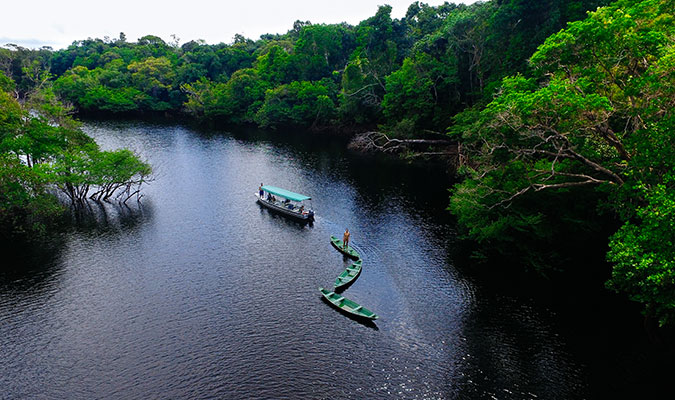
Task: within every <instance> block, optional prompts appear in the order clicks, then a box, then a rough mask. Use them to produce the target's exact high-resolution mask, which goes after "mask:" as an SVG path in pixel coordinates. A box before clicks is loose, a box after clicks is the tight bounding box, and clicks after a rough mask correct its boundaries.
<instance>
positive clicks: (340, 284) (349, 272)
mask: <svg viewBox="0 0 675 400" xmlns="http://www.w3.org/2000/svg"><path fill="white" fill-rule="evenodd" d="M360 274H361V260H359V261H356V262H354V263H352V265H351V266H349V267H347V269H345V270H344V271H342V273H341V274H340V276H338V277H337V279H335V290H338V289H344V288H345V287H347V286H349V285H351V284H352V283H354V281H355V280H356V278H358V277H359V275H360Z"/></svg>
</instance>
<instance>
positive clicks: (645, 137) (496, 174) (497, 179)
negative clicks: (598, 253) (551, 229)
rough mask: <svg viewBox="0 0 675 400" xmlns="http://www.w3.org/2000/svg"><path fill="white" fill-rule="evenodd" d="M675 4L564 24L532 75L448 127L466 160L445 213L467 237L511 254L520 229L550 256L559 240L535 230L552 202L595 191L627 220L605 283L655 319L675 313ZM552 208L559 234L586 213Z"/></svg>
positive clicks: (624, 4)
mask: <svg viewBox="0 0 675 400" xmlns="http://www.w3.org/2000/svg"><path fill="white" fill-rule="evenodd" d="M673 10H674V8H673V4H672V1H668V0H644V1H637V2H636V1H628V0H620V1H617V2H616V3H614V4H613V5H612V6H609V7H605V8H600V9H598V11H597V12H594V13H591V14H590V16H589V18H587V19H585V20H583V21H578V22H574V23H571V24H570V25H569V26H568V28H567V29H565V30H563V31H560V32H559V33H556V34H555V35H553V36H551V37H550V38H548V39H547V40H546V41H545V43H544V44H543V45H541V46H540V47H539V49H538V51H537V52H536V53H534V55H533V56H532V58H531V62H532V64H533V66H534V67H535V68H536V69H535V70H534V71H533V73H532V76H533V78H525V77H523V76H515V77H511V78H505V79H504V80H503V81H502V85H501V89H500V93H499V96H497V97H496V98H495V99H494V100H492V101H491V102H490V103H489V104H488V105H487V106H485V107H484V108H483V109H473V110H471V111H467V112H464V113H462V114H460V115H459V116H457V117H456V118H455V123H456V124H455V126H453V127H452V128H451V130H450V133H451V134H452V135H454V136H455V137H457V138H461V139H460V140H461V141H462V142H463V143H462V144H463V150H464V153H465V156H467V157H468V159H469V162H468V164H467V166H466V168H465V171H466V173H467V179H466V180H465V181H464V182H463V183H461V184H459V185H457V186H456V187H455V189H454V191H453V195H452V199H451V203H450V209H451V210H452V211H453V212H454V213H456V214H457V215H458V218H459V221H460V222H461V223H462V224H463V225H465V226H466V228H467V233H468V234H469V235H470V236H471V237H473V238H475V239H477V240H478V241H480V242H481V243H482V244H484V245H486V246H489V247H492V248H497V249H499V250H500V251H501V252H503V253H508V254H510V253H509V252H510V249H511V248H513V247H512V246H511V244H510V243H509V241H511V240H513V239H514V238H520V239H522V236H521V235H520V233H522V232H525V233H526V234H527V235H526V237H527V238H529V240H534V241H535V243H536V242H538V241H540V239H545V240H544V241H543V242H542V243H540V244H539V245H537V246H536V247H534V246H533V247H532V248H537V247H538V248H543V249H546V252H548V250H549V249H551V248H552V247H553V246H555V244H556V243H557V242H558V240H557V239H555V238H556V235H555V234H554V235H552V236H550V239H546V236H545V235H542V231H541V227H542V222H543V223H544V224H545V225H551V224H552V221H551V220H550V218H551V215H554V211H555V210H552V209H550V204H552V203H553V202H554V201H556V202H557V203H558V204H559V203H560V201H561V200H560V199H563V198H564V197H565V196H569V195H571V194H572V193H574V196H576V198H577V199H593V198H595V199H596V204H597V201H599V202H600V203H601V208H602V209H604V210H606V211H611V212H614V215H615V216H616V217H618V218H621V219H623V221H624V226H623V227H622V228H621V229H620V230H619V231H618V232H617V233H616V234H615V235H614V236H613V237H612V238H611V241H610V247H611V251H610V253H609V255H608V258H609V260H610V261H613V262H614V263H616V264H615V269H614V273H613V274H612V278H611V280H610V281H609V282H608V286H610V287H612V288H614V289H616V290H619V291H622V292H625V293H627V294H628V295H629V296H630V297H631V298H632V299H634V300H636V301H639V302H642V303H643V304H644V305H645V309H646V312H647V313H648V314H649V315H651V316H654V317H657V318H658V319H659V320H660V321H661V323H662V324H665V323H669V321H673V317H674V316H675V314H674V313H673V312H674V311H675V291H674V290H673V289H672V288H673V285H672V283H673V275H675V272H674V270H673V263H672V259H673V253H672V249H671V247H672V246H671V245H670V244H671V243H672V238H673V236H672V232H673V231H672V226H673V217H672V215H673V213H672V208H673V207H672V203H673V199H672V193H673V179H672V171H673V170H675V150H673V149H675V142H674V140H675V139H673V135H672V132H673V129H674V128H675V115H674V113H673V110H674V108H673V105H675V90H673V87H675V73H673V70H674V69H673V67H674V66H675V50H674V43H673V39H672V38H673V37H675V24H674V23H673V21H674V16H673ZM583 204H585V205H588V204H589V202H588V200H586V201H584V202H583ZM590 204H593V203H590ZM557 212H558V214H560V215H562V216H564V217H565V218H564V219H565V220H566V221H567V222H566V223H565V225H564V226H558V227H557V230H558V231H561V230H565V229H569V228H568V227H569V226H574V225H578V223H579V221H583V219H580V218H578V216H580V215H583V213H581V214H579V213H578V210H576V211H575V209H574V208H573V207H570V206H569V205H565V206H564V207H560V210H558V211H557ZM586 220H587V221H593V220H595V221H597V220H598V218H597V217H593V216H592V215H591V216H587V217H586ZM574 221H576V222H574ZM552 226H556V225H552ZM540 253H541V252H536V251H535V252H533V251H528V252H522V253H521V255H522V254H527V256H528V257H529V258H532V257H533V256H534V255H537V254H540ZM550 255H552V254H550ZM550 255H549V256H550ZM547 258H548V257H543V258H542V260H543V261H544V264H546V263H548V264H551V265H554V262H553V260H547Z"/></svg>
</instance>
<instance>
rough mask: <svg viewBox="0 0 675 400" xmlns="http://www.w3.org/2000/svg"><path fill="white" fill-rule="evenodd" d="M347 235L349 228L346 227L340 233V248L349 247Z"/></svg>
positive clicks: (348, 234)
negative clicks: (343, 232)
mask: <svg viewBox="0 0 675 400" xmlns="http://www.w3.org/2000/svg"><path fill="white" fill-rule="evenodd" d="M349 236H350V233H349V228H347V229H345V234H344V235H342V248H343V249H346V248H347V247H349Z"/></svg>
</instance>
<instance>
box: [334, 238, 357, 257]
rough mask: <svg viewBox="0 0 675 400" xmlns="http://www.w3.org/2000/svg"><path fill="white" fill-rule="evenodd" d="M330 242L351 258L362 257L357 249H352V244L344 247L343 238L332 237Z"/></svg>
mask: <svg viewBox="0 0 675 400" xmlns="http://www.w3.org/2000/svg"><path fill="white" fill-rule="evenodd" d="M330 243H331V244H332V245H333V247H335V248H336V249H337V251H339V252H340V253H342V254H344V255H346V256H347V257H349V258H352V259H354V260H358V259H360V258H361V256H360V255H359V253H357V252H356V250H354V249H352V247H351V246H347V248H346V249H343V248H342V240H340V239H338V238H336V237H335V236H331V237H330Z"/></svg>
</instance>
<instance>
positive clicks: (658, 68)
mask: <svg viewBox="0 0 675 400" xmlns="http://www.w3.org/2000/svg"><path fill="white" fill-rule="evenodd" d="M391 11H392V9H391V7H389V6H386V5H385V6H381V7H379V9H378V10H377V12H376V13H375V15H373V16H372V17H370V18H368V19H366V20H364V21H361V22H360V23H359V24H358V25H356V26H352V25H349V24H346V23H342V24H332V25H327V24H321V23H312V22H310V21H296V22H295V23H294V24H293V26H292V28H291V29H290V30H289V31H288V32H286V33H284V34H266V35H262V36H261V37H260V38H259V39H257V40H252V39H249V38H245V37H243V36H240V35H237V36H235V37H234V38H233V41H232V42H231V43H228V44H225V43H219V44H213V45H211V44H207V43H205V42H204V41H201V40H190V41H188V42H186V43H183V44H181V42H180V39H179V38H176V37H173V38H172V39H173V40H172V41H169V42H166V41H164V40H163V39H162V38H160V37H157V36H153V35H148V36H144V37H141V38H140V39H138V40H137V41H136V42H130V41H128V40H127V38H126V36H125V35H124V33H120V35H119V37H118V38H107V37H106V38H103V39H98V38H97V39H92V38H88V39H85V40H80V41H76V42H74V43H73V44H72V45H70V46H69V47H67V48H65V49H60V50H53V49H51V48H46V47H44V48H41V49H26V48H22V47H20V46H16V45H11V44H8V45H6V46H4V47H3V48H0V88H1V89H2V90H1V91H0V102H1V103H2V105H1V106H0V150H1V151H2V160H1V163H2V164H1V165H0V219H1V220H2V221H3V227H11V228H9V230H10V231H26V230H30V229H33V230H35V229H37V230H40V229H43V227H44V226H45V224H46V222H45V221H47V220H48V219H49V218H51V216H53V215H55V210H56V209H58V208H59V207H63V206H62V205H60V203H59V202H57V201H56V200H55V198H54V196H52V195H50V194H49V193H50V190H51V191H53V190H58V191H60V192H61V193H63V194H64V195H65V196H66V198H67V199H69V200H70V203H71V204H77V203H78V202H79V203H82V202H83V201H85V199H86V198H93V199H95V200H103V199H108V198H111V196H113V195H115V196H119V195H120V193H124V195H121V197H122V199H125V198H128V196H129V195H131V194H133V193H136V190H137V189H136V188H137V186H139V185H140V184H142V183H143V182H144V180H145V179H146V178H147V177H148V176H149V174H150V172H151V170H150V166H149V165H147V164H145V163H143V162H142V161H141V160H140V159H138V157H137V156H135V155H134V154H133V153H131V152H129V151H127V150H121V151H118V152H103V151H101V150H100V149H98V148H97V146H96V145H95V143H94V142H93V141H92V140H91V139H89V138H87V137H86V135H84V134H83V133H82V132H81V131H79V130H78V128H77V123H76V122H75V121H74V120H73V119H72V118H71V115H73V114H74V113H77V114H79V115H91V116H106V117H109V116H134V117H136V116H148V115H159V116H186V117H189V118H192V119H194V120H197V121H199V122H200V123H204V124H220V125H231V126H236V125H253V126H258V127H261V128H267V129H276V128H288V127H292V128H297V129H303V130H309V131H314V132H322V131H331V132H334V131H337V132H343V133H345V134H353V133H358V132H365V131H372V130H377V131H380V132H385V133H386V134H387V135H388V136H389V137H391V138H399V139H413V138H422V137H427V135H442V136H444V137H447V138H448V139H450V140H452V141H453V142H455V143H457V144H459V145H460V148H461V151H460V155H459V156H460V157H459V158H460V161H461V163H460V164H461V165H460V167H459V169H458V171H457V175H458V181H459V183H457V184H456V185H455V186H454V187H453V188H451V190H450V194H449V196H450V199H449V210H450V211H451V212H452V213H453V214H454V215H455V216H456V218H457V221H458V224H459V227H460V230H461V232H462V234H463V235H464V237H466V238H467V239H469V240H471V241H472V242H473V243H475V249H476V250H475V252H474V256H475V257H476V259H482V260H490V259H494V258H495V257H503V258H508V259H510V260H517V261H518V263H519V264H520V265H522V266H523V268H525V269H527V270H528V271H531V272H533V273H535V274H539V275H543V276H549V277H550V276H556V274H560V273H561V272H564V271H567V270H572V269H574V268H575V267H574V265H573V264H574V263H572V262H570V260H572V259H573V258H574V256H578V254H579V253H583V252H586V251H588V248H589V247H590V246H592V247H593V248H594V249H595V251H596V252H600V253H603V254H604V253H606V260H607V261H608V262H609V264H610V265H611V273H609V272H606V271H605V270H604V269H603V268H604V266H603V265H601V266H599V267H598V269H599V271H581V273H586V274H588V275H592V276H597V275H600V276H603V274H606V276H605V277H604V280H606V286H607V288H608V289H610V290H614V291H617V292H619V293H623V294H625V295H626V296H628V297H629V298H630V299H631V300H634V301H636V302H638V303H640V304H642V305H643V307H644V312H645V315H646V316H647V317H649V318H652V319H654V320H656V321H658V323H659V324H660V325H672V324H673V323H675V250H673V249H674V247H673V245H674V244H675V191H674V190H673V187H674V186H675V175H674V174H673V171H674V168H673V167H674V165H673V163H675V154H674V153H675V141H674V138H675V136H674V135H673V128H674V127H675V115H674V113H673V110H674V109H675V107H674V106H675V46H674V44H675V21H674V18H673V16H674V15H675V1H674V0H642V1H639V0H617V1H615V2H610V1H602V0H577V1H574V0H492V1H486V2H477V3H473V4H471V5H463V4H459V5H456V4H450V3H445V4H443V5H440V6H437V7H435V6H429V5H427V4H424V3H420V2H415V3H413V4H412V5H410V7H409V8H408V10H407V13H406V14H405V16H404V17H402V18H400V19H395V18H392V17H391ZM111 171H115V172H114V173H113V172H111ZM6 230H7V229H6ZM575 273H577V274H579V273H580V271H575Z"/></svg>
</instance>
